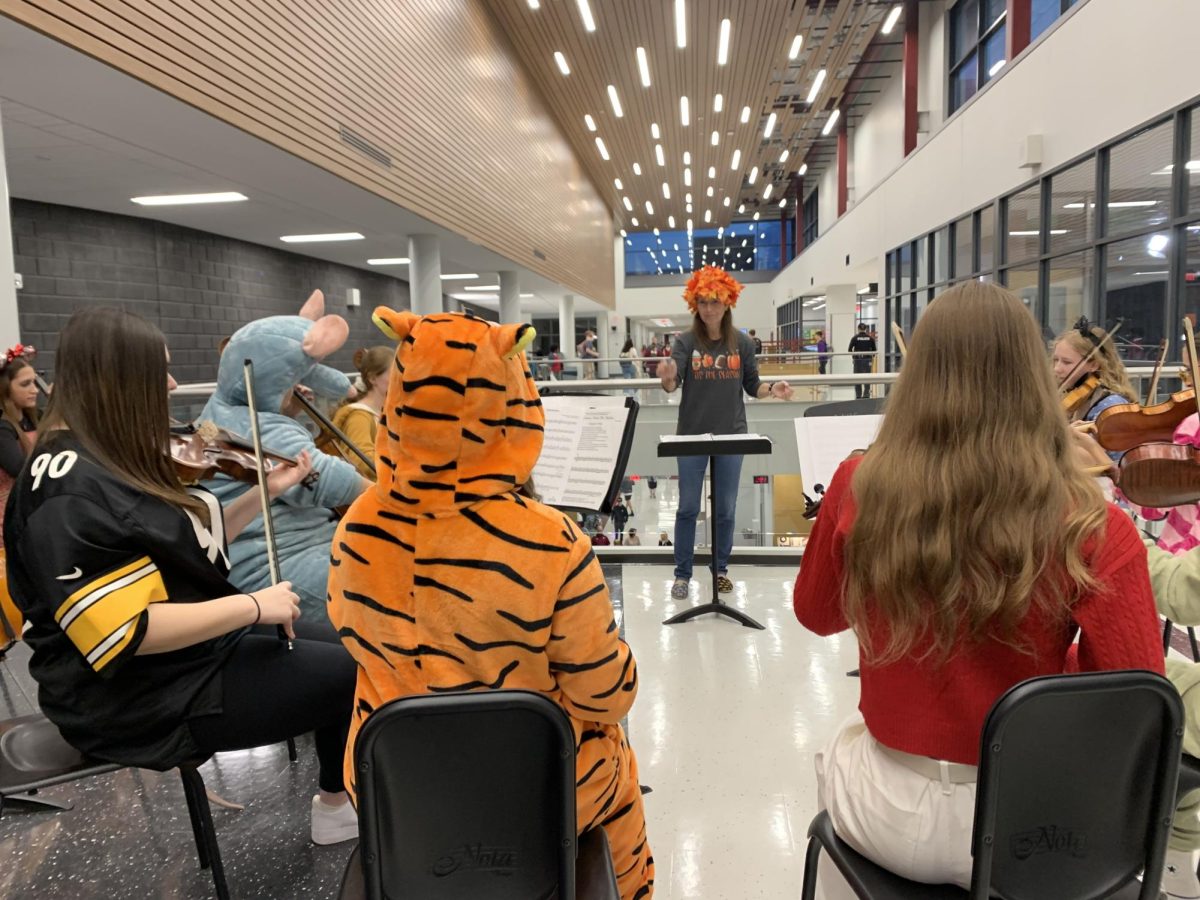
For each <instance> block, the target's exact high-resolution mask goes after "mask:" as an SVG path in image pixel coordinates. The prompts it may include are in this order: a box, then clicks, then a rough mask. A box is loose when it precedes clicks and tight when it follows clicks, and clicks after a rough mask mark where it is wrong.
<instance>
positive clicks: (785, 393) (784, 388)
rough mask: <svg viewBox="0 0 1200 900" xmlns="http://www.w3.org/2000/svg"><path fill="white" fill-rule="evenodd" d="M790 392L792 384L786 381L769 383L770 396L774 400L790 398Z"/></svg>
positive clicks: (791, 392)
mask: <svg viewBox="0 0 1200 900" xmlns="http://www.w3.org/2000/svg"><path fill="white" fill-rule="evenodd" d="M792 394H793V391H792V386H791V385H790V384H788V383H787V382H786V381H776V382H775V383H774V384H773V385H771V396H772V397H774V398H775V399H776V400H791V399H792Z"/></svg>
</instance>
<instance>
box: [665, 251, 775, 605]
mask: <svg viewBox="0 0 1200 900" xmlns="http://www.w3.org/2000/svg"><path fill="white" fill-rule="evenodd" d="M741 291H742V286H741V284H740V283H738V282H737V281H736V280H734V278H733V277H731V276H730V275H729V273H728V272H726V271H725V270H724V269H720V268H717V267H716V266H705V267H704V268H703V269H700V270H699V271H697V272H695V273H694V274H693V275H692V277H691V280H690V281H688V283H687V289H686V290H685V291H684V293H683V299H684V300H686V301H687V305H688V309H690V310H691V312H692V330H691V331H690V332H686V333H683V334H680V335H679V337H678V338H677V339H676V341H675V346H674V348H673V349H672V351H671V358H670V359H668V360H665V361H664V362H662V363H660V364H659V367H658V375H659V380H660V381H661V383H662V389H663V390H664V391H666V392H667V393H668V394H669V393H672V392H673V391H676V390H682V391H683V397H682V399H681V400H680V403H679V424H678V426H677V427H676V429H675V433H676V434H710V433H711V434H745V433H746V431H747V428H746V404H745V401H744V399H743V392H744V393H745V394H748V395H750V396H751V397H757V398H759V399H763V398H765V397H776V398H778V399H780V400H790V399H791V398H792V387H791V385H789V384H788V383H787V382H786V381H777V382H775V383H774V384H768V383H767V382H765V381H762V380H761V379H760V378H759V377H758V363H757V361H756V360H755V356H754V342H753V341H752V340H751V339H750V338H749V336H747V335H746V334H744V333H742V332H740V331H737V330H736V329H735V328H734V327H733V308H734V307H735V306H736V305H737V300H738V295H739V294H740V293H741ZM678 460H679V509H678V511H677V512H676V513H675V583H674V584H673V585H672V586H671V596H672V597H674V598H675V599H676V600H683V599H685V598H686V597H687V595H688V586H689V583H690V581H691V578H692V562H693V559H694V558H695V552H696V516H697V515H699V513H700V502H701V497H700V494H701V491H702V490H703V487H704V471H705V469H706V468H707V466H708V457H705V456H680V457H678ZM713 465H714V466H715V467H716V472H715V476H716V479H717V498H716V504H717V508H716V510H715V513H716V519H717V535H718V539H719V541H720V543H719V544H718V546H717V547H716V548H715V553H714V563H715V565H716V567H717V588H718V590H719V591H720V592H722V593H728V592H729V591H732V590H733V582H732V581H730V580H729V575H728V568H729V554H730V552H731V551H732V549H733V531H734V513H735V512H736V508H737V492H738V480H739V478H740V477H741V474H742V457H740V456H716V457H713Z"/></svg>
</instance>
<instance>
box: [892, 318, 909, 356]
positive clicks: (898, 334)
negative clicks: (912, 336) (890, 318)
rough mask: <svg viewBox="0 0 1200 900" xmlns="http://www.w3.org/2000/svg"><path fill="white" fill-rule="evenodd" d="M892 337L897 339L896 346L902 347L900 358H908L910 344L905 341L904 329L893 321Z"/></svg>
mask: <svg viewBox="0 0 1200 900" xmlns="http://www.w3.org/2000/svg"><path fill="white" fill-rule="evenodd" d="M892 337H894V338H895V339H896V346H897V347H899V348H900V358H901V359H907V358H908V344H906V343H905V342H904V330H903V329H902V328H901V327H900V326H899V324H897V323H896V322H893V323H892Z"/></svg>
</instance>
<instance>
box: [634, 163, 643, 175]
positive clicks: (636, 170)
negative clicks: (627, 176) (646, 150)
mask: <svg viewBox="0 0 1200 900" xmlns="http://www.w3.org/2000/svg"><path fill="white" fill-rule="evenodd" d="M633 174H634V175H641V174H642V167H641V166H639V165H638V164H637V163H634V164H633Z"/></svg>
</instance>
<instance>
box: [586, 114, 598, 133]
mask: <svg viewBox="0 0 1200 900" xmlns="http://www.w3.org/2000/svg"><path fill="white" fill-rule="evenodd" d="M583 124H584V125H586V126H587V129H588V131H595V130H596V120H595V119H593V118H592V117H591V116H590V115H587V116H584V117H583Z"/></svg>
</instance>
